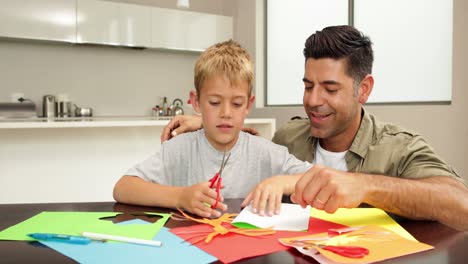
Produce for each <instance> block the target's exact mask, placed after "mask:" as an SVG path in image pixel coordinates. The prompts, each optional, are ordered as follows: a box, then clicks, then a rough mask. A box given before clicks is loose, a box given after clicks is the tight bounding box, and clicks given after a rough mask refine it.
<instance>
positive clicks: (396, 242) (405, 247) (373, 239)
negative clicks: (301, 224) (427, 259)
mask: <svg viewBox="0 0 468 264" xmlns="http://www.w3.org/2000/svg"><path fill="white" fill-rule="evenodd" d="M326 236H327V233H321V234H315V235H306V236H299V237H291V238H285V239H280V241H281V242H282V243H284V244H288V245H291V246H294V243H292V242H291V240H306V239H313V238H314V237H315V238H317V237H318V238H323V237H326ZM319 243H320V244H323V245H336V246H359V247H365V248H367V249H369V255H367V256H365V257H363V258H347V257H343V256H340V255H337V254H335V253H333V252H330V251H328V250H323V249H321V248H319V247H315V246H312V247H311V248H310V249H307V248H303V247H302V246H295V247H296V248H297V249H298V250H299V251H300V252H301V253H303V254H306V255H309V256H312V257H314V258H316V257H317V255H316V254H315V253H316V252H317V251H318V252H320V254H321V255H322V256H323V257H325V258H326V259H328V260H330V261H334V262H338V263H371V262H376V261H383V260H386V259H390V258H395V257H399V256H404V255H408V254H413V253H417V252H421V251H426V250H429V249H433V248H434V247H432V246H430V245H427V244H424V243H420V242H417V241H414V240H409V239H406V238H404V237H402V236H400V235H398V234H397V233H395V232H393V231H391V230H390V229H386V228H383V227H380V226H373V225H371V226H363V227H362V228H360V229H358V230H356V231H352V232H349V233H346V234H343V235H339V236H334V237H333V238H330V239H327V240H325V241H322V242H319Z"/></svg>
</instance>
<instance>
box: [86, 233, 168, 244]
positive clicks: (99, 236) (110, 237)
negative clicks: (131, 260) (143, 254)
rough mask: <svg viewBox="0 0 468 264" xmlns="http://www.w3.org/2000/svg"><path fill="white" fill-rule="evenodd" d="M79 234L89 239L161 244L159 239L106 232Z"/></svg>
mask: <svg viewBox="0 0 468 264" xmlns="http://www.w3.org/2000/svg"><path fill="white" fill-rule="evenodd" d="M81 235H82V236H84V237H87V238H90V239H98V240H113V241H120V242H128V243H133V244H142V245H150V246H157V247H160V246H161V245H162V242H161V241H154V240H145V239H138V238H130V237H121V236H113V235H106V234H97V233H91V232H83V233H81Z"/></svg>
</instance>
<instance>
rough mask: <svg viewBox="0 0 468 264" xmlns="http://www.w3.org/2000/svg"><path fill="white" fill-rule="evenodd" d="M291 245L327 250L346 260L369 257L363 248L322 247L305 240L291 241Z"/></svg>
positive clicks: (366, 250) (367, 251) (367, 250)
mask: <svg viewBox="0 0 468 264" xmlns="http://www.w3.org/2000/svg"><path fill="white" fill-rule="evenodd" d="M291 242H292V243H293V244H295V245H298V244H300V245H301V246H306V247H307V246H316V247H319V248H321V249H323V250H327V251H330V252H333V253H335V254H338V255H340V256H343V257H347V258H363V257H365V256H367V255H369V249H367V248H365V247H357V246H332V245H322V244H318V243H314V242H310V241H307V240H292V241H291Z"/></svg>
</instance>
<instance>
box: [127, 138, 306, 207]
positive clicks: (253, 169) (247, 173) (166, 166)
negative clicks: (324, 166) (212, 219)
mask: <svg viewBox="0 0 468 264" xmlns="http://www.w3.org/2000/svg"><path fill="white" fill-rule="evenodd" d="M222 159H223V153H222V152H219V151H217V150H216V149H215V148H213V147H212V146H211V145H210V143H209V142H208V140H207V139H206V137H205V131H204V130H203V129H201V130H198V131H195V132H191V133H184V134H181V135H179V136H177V137H175V138H173V139H171V140H169V141H166V142H164V143H163V144H162V145H161V149H160V151H158V152H156V153H154V154H153V155H151V156H150V157H149V158H147V159H146V160H144V161H143V162H141V163H138V164H137V165H135V166H134V167H133V168H131V169H129V170H128V171H127V173H126V175H133V176H138V177H140V178H142V179H144V180H146V181H150V182H154V183H158V184H162V185H171V186H191V185H194V184H197V183H200V182H204V181H208V180H209V179H211V178H212V177H213V176H214V175H215V174H216V172H218V170H219V167H220V165H221V161H222ZM311 166H312V164H310V163H308V162H304V161H301V160H298V159H296V158H295V157H294V156H293V155H291V154H289V152H288V150H287V148H286V147H283V146H280V145H277V144H274V143H273V142H271V141H269V140H267V139H265V138H262V137H259V136H252V135H250V134H248V133H245V132H241V133H240V134H239V139H238V140H237V142H236V144H235V145H234V147H233V148H232V149H231V157H230V158H229V161H228V162H227V164H226V166H225V167H224V170H223V172H222V183H223V185H224V188H223V189H221V195H222V196H223V197H224V198H244V197H245V196H246V195H247V194H248V193H249V192H250V191H251V190H252V188H253V187H255V186H256V185H257V184H258V183H260V182H261V181H262V180H264V179H265V178H268V177H270V176H274V175H281V174H297V173H304V172H305V171H307V170H308V169H309V168H310V167H311Z"/></svg>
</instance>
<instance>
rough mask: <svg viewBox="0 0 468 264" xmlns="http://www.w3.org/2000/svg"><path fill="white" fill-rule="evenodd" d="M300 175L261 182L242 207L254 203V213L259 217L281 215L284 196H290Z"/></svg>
mask: <svg viewBox="0 0 468 264" xmlns="http://www.w3.org/2000/svg"><path fill="white" fill-rule="evenodd" d="M299 177H300V175H278V176H273V177H270V178H267V179H265V180H263V181H262V182H260V183H259V184H258V185H257V186H255V187H254V188H253V190H252V191H251V192H250V193H249V194H248V195H247V197H245V199H244V201H243V202H242V204H241V207H245V206H247V205H248V204H249V203H252V209H253V212H254V213H258V214H259V215H262V216H263V215H265V214H267V215H269V216H272V215H273V214H279V213H280V209H281V199H282V198H283V194H290V193H291V192H292V191H293V189H294V185H295V183H296V182H297V179H299Z"/></svg>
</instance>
